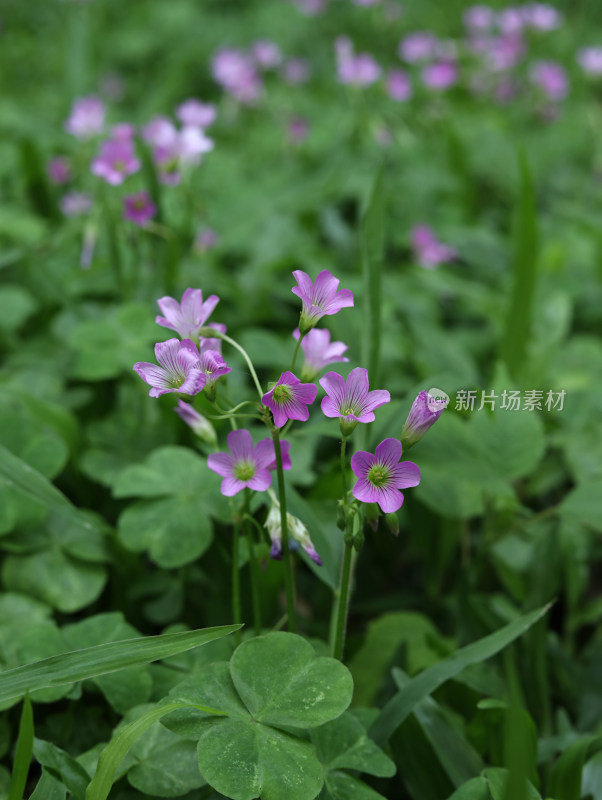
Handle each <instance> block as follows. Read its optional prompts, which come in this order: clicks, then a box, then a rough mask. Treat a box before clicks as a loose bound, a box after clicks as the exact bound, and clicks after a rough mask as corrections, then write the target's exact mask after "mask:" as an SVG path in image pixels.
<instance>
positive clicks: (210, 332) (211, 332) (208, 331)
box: [200, 328, 264, 399]
mask: <svg viewBox="0 0 602 800" xmlns="http://www.w3.org/2000/svg"><path fill="white" fill-rule="evenodd" d="M200 335H201V336H204V337H206V338H214V339H216V338H217V339H223V341H224V342H228V344H230V345H232V347H234V348H235V349H236V350H238V352H239V353H240V354H241V355H242V357H243V358H244V360H245V361H246V362H247V366H248V368H249V372H250V373H251V377H252V378H253V383H254V384H255V388H256V389H257V392H258V394H259V398H260V399H261V398H262V397H263V394H264V393H263V389H262V388H261V384H260V383H259V379H258V377H257V373H256V372H255V367H254V366H253V362H252V361H251V359H250V358H249V355H248V353H247V351H246V350H245V349H244V347H241V346H240V345H239V344H238V342H235V341H234V339H231V338H230V337H229V336H226V334H225V333H222V332H221V331H218V330H215V328H201V330H200Z"/></svg>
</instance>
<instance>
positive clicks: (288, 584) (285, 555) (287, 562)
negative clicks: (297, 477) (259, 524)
mask: <svg viewBox="0 0 602 800" xmlns="http://www.w3.org/2000/svg"><path fill="white" fill-rule="evenodd" d="M272 439H273V441H274V451H275V453H276V474H277V476H278V500H279V502H280V525H281V527H282V562H283V564H284V585H285V589H286V610H287V613H288V629H289V631H290V632H291V633H295V631H296V629H297V625H296V620H295V585H294V575H293V566H292V561H291V554H290V549H289V544H288V523H287V519H286V492H285V489H284V470H283V469H282V451H281V449H280V434H279V433H278V431H277V430H275V431H273V432H272Z"/></svg>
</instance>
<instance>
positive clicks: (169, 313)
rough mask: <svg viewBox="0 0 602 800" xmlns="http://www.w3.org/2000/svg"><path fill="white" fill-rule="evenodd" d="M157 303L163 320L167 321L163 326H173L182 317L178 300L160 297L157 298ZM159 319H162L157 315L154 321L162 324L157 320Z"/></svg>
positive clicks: (161, 323)
mask: <svg viewBox="0 0 602 800" xmlns="http://www.w3.org/2000/svg"><path fill="white" fill-rule="evenodd" d="M157 305H158V306H159V308H160V309H161V311H162V312H163V314H164V317H165V321H166V322H168V323H169V324H168V325H166V326H165V327H169V328H175V327H176V326H177V325H178V324H179V322H180V321H181V319H182V313H181V310H180V304H179V303H178V301H177V300H174V298H173V297H161V298H159V300H157ZM160 319H163V317H157V319H156V321H157V322H158V323H159V325H163V324H164V323H163V322H159V320H160Z"/></svg>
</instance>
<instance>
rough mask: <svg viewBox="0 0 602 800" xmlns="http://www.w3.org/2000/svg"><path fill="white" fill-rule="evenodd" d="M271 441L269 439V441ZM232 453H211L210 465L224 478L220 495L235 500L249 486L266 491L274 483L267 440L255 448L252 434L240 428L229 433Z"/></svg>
mask: <svg viewBox="0 0 602 800" xmlns="http://www.w3.org/2000/svg"><path fill="white" fill-rule="evenodd" d="M267 441H269V440H267ZM228 447H229V448H230V452H229V453H212V454H211V455H210V456H209V458H208V459H207V465H208V467H209V469H211V470H213V472H217V474H218V475H221V476H222V478H223V479H224V480H223V481H222V486H221V492H222V494H223V495H225V496H226V497H232V496H233V495H235V494H237V493H238V492H240V491H241V489H245V488H246V487H248V488H249V489H254V490H255V491H256V492H264V491H265V490H266V489H267V488H268V487H269V486H270V485H271V483H272V475H271V473H270V471H269V469H268V465H269V464H270V461H271V459H272V457H273V454H274V449H273V445H272V449H271V450H270V448H269V446H266V440H265V439H264V440H263V441H261V442H259V443H258V444H257V445H256V446H255V447H254V446H253V439H252V438H251V434H250V433H249V431H247V430H244V429H243V428H240V429H239V430H236V431H231V433H229V434H228Z"/></svg>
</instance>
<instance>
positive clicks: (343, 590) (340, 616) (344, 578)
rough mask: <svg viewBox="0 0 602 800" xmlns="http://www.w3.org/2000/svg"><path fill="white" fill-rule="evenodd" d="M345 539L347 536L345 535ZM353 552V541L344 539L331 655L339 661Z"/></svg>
mask: <svg viewBox="0 0 602 800" xmlns="http://www.w3.org/2000/svg"><path fill="white" fill-rule="evenodd" d="M345 538H346V539H347V536H346V537H345ZM352 554H353V542H352V541H345V554H344V556H343V567H342V569H341V584H340V588H339V598H338V601H339V602H338V609H337V623H336V634H335V639H334V649H333V653H332V654H333V656H334V657H335V658H338V659H339V661H342V660H343V648H344V647H345V630H346V628H347V612H348V610H349V584H350V580H349V577H350V575H351V556H352Z"/></svg>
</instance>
